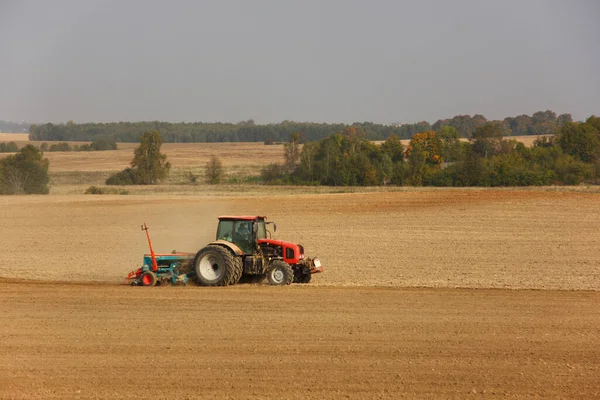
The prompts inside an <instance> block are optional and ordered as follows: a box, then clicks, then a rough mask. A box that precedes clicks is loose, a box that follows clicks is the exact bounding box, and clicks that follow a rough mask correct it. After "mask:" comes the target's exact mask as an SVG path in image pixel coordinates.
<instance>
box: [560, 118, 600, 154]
mask: <svg viewBox="0 0 600 400" xmlns="http://www.w3.org/2000/svg"><path fill="white" fill-rule="evenodd" d="M597 119H598V118H596V120H597ZM596 120H594V117H590V118H588V120H587V121H586V122H585V123H577V122H567V123H565V124H564V125H563V126H561V128H560V130H559V133H558V143H559V145H560V147H561V148H562V149H563V151H564V152H565V153H566V154H569V155H571V156H574V157H578V158H579V159H580V160H581V161H583V162H587V163H589V162H598V161H600V129H599V128H600V123H598V125H599V127H598V128H597V127H596Z"/></svg>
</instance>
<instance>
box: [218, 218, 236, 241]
mask: <svg viewBox="0 0 600 400" xmlns="http://www.w3.org/2000/svg"><path fill="white" fill-rule="evenodd" d="M217 240H227V241H228V242H231V241H233V221H219V229H218V230H217Z"/></svg>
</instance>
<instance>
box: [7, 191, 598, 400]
mask: <svg viewBox="0 0 600 400" xmlns="http://www.w3.org/2000/svg"><path fill="white" fill-rule="evenodd" d="M226 213H227V214H230V213H231V214H266V215H268V216H269V217H270V218H271V219H273V220H275V221H277V224H278V230H277V233H276V235H275V236H276V237H278V238H282V239H288V240H291V241H295V242H299V243H302V244H303V245H304V246H305V248H306V251H307V253H308V254H310V255H318V256H319V257H320V258H321V259H322V261H323V264H324V265H325V267H326V271H325V272H324V273H323V274H321V275H318V276H315V277H314V279H313V282H312V283H311V284H310V285H292V286H290V287H270V286H265V285H250V284H246V285H239V286H235V287H231V288H214V289H213V288H201V287H196V286H193V285H189V286H188V287H160V288H153V289H146V288H132V287H128V286H122V285H119V283H120V282H121V280H122V277H123V276H124V275H125V274H126V273H127V272H129V271H130V270H132V269H134V268H136V267H137V266H139V265H140V262H141V257H142V254H143V253H144V252H146V251H147V250H146V242H145V237H144V236H143V233H142V232H141V231H140V230H139V225H140V224H141V223H142V222H144V221H146V222H147V223H148V224H149V225H150V226H151V234H152V238H153V242H154V246H155V249H156V250H157V251H171V250H173V249H177V250H182V251H195V250H197V249H198V248H199V247H200V246H201V245H203V244H204V243H205V242H206V241H208V240H210V239H211V238H212V236H213V235H214V230H215V227H216V217H217V216H218V215H220V214H226ZM599 223H600V194H598V193H597V192H596V193H594V192H586V191H577V190H552V189H535V190H510V189H506V190H490V189H485V190H478V189H464V190H457V189H431V190H427V189H406V190H400V191H397V192H374V193H368V192H366V193H337V194H335V193H333V194H313V195H309V194H298V195H281V194H273V195H269V194H266V193H263V192H257V193H247V194H246V195H242V196H240V195H237V196H227V195H224V194H223V193H220V194H219V195H218V196H208V195H172V194H171V195H167V194H165V195H161V194H155V195H147V196H144V195H135V196H84V195H75V196H70V195H69V196H24V197H16V196H5V197H0V246H1V249H2V252H1V254H0V340H1V341H0V398H7V399H20V398H39V399H47V398H56V399H58V398H144V399H145V398H253V399H261V398H292V399H293V398H315V399H317V398H319V399H322V398H356V399H359V398H360V399H362V398H390V399H393V398H459V399H462V398H491V397H509V398H527V397H529V398H531V397H536V398H569V397H570V398H594V397H598V396H600V389H599V386H598V384H597V380H598V376H600V350H599V349H600V334H599V331H598V327H599V326H600V292H599V290H600V234H598V226H599ZM23 279H25V281H23ZM30 279H34V280H38V281H39V283H35V282H33V283H32V282H30V281H29V280H30ZM57 281H61V282H62V283H58V282H57ZM461 288H462V289H461ZM515 289H527V290H515Z"/></svg>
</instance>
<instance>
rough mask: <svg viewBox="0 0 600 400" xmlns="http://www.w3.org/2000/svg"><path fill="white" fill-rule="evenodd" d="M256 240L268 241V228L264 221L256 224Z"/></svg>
mask: <svg viewBox="0 0 600 400" xmlns="http://www.w3.org/2000/svg"><path fill="white" fill-rule="evenodd" d="M256 238H257V239H266V238H267V228H266V226H265V222H264V221H259V222H257V223H256Z"/></svg>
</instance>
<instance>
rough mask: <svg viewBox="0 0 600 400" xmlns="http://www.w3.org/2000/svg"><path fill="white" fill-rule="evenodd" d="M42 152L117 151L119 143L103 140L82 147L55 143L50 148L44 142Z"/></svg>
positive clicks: (41, 147)
mask: <svg viewBox="0 0 600 400" xmlns="http://www.w3.org/2000/svg"><path fill="white" fill-rule="evenodd" d="M40 149H41V150H42V151H51V152H54V151H105V150H116V149H117V143H116V142H115V141H114V140H113V139H107V138H101V139H98V140H97V141H95V142H92V143H90V144H82V145H80V146H77V145H75V146H71V145H70V144H69V143H67V142H60V143H54V144H52V145H50V146H48V143H46V142H44V143H42V145H41V146H40Z"/></svg>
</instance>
